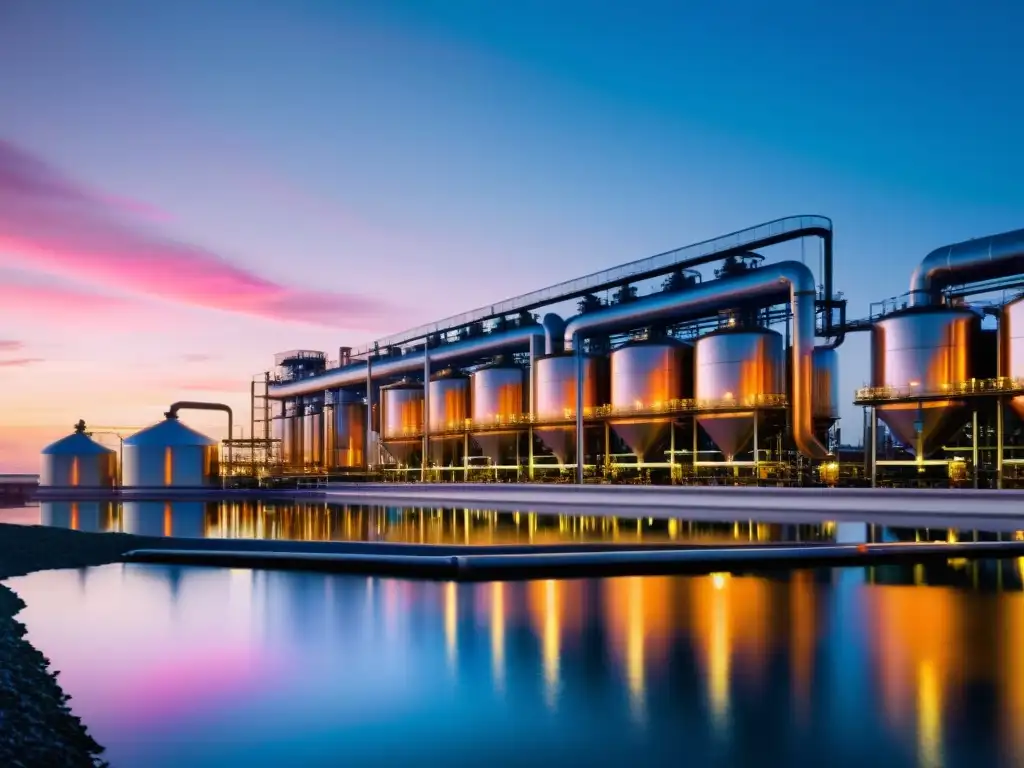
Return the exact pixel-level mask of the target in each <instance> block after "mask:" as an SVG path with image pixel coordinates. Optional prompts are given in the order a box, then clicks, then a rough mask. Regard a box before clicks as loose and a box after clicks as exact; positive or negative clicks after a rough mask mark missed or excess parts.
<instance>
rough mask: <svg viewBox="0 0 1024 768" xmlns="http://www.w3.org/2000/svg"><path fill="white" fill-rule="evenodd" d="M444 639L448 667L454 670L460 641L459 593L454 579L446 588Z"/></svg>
mask: <svg viewBox="0 0 1024 768" xmlns="http://www.w3.org/2000/svg"><path fill="white" fill-rule="evenodd" d="M444 640H445V650H446V651H447V655H448V668H449V669H451V670H454V669H455V658H456V655H457V652H458V642H459V595H458V591H457V587H456V585H455V582H454V581H449V582H448V583H447V584H446V585H445V589H444Z"/></svg>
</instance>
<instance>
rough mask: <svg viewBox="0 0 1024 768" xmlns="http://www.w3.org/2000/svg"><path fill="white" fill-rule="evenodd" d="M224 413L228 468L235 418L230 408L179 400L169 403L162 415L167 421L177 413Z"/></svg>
mask: <svg viewBox="0 0 1024 768" xmlns="http://www.w3.org/2000/svg"><path fill="white" fill-rule="evenodd" d="M185 410H188V411H224V412H226V413H227V415H228V467H231V466H232V458H233V453H232V449H231V441H232V440H233V439H234V437H235V416H234V414H233V413H232V411H231V406H229V405H224V403H203V402H199V401H195V400H179V401H178V402H176V403H171V407H170V408H169V409H167V413H165V414H164V416H166V417H167V418H168V419H176V418H178V411H185Z"/></svg>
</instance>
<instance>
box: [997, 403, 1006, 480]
mask: <svg viewBox="0 0 1024 768" xmlns="http://www.w3.org/2000/svg"><path fill="white" fill-rule="evenodd" d="M1004 429H1005V428H1004V426H1003V398H1001V397H997V398H996V488H1002V487H1003V441H1004V440H1005V439H1006V436H1005V435H1004V434H1003V432H1004Z"/></svg>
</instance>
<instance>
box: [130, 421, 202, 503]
mask: <svg viewBox="0 0 1024 768" xmlns="http://www.w3.org/2000/svg"><path fill="white" fill-rule="evenodd" d="M123 461H124V466H123V468H122V469H123V474H124V477H123V481H122V484H123V485H124V486H125V487H126V488H168V487H174V488H206V487H210V486H216V485H219V484H220V451H219V446H218V444H217V441H216V440H213V439H212V438H209V437H207V436H206V435H203V434H201V433H199V432H196V431H195V430H194V429H190V428H189V427H186V426H185V425H184V424H182V423H181V422H180V421H178V419H177V417H173V418H171V417H169V418H167V419H165V420H164V421H161V422H160V423H159V424H154V425H153V426H151V427H146V428H145V429H143V430H141V431H139V432H136V433H135V434H134V435H132V436H131V437H129V438H128V439H127V440H125V441H124V459H123Z"/></svg>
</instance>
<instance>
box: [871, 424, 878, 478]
mask: <svg viewBox="0 0 1024 768" xmlns="http://www.w3.org/2000/svg"><path fill="white" fill-rule="evenodd" d="M877 477H878V412H877V411H876V410H875V406H873V405H872V406H871V487H872V488H874V487H875V483H876V479H877Z"/></svg>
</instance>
